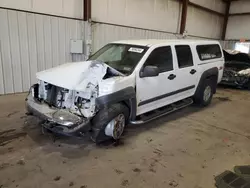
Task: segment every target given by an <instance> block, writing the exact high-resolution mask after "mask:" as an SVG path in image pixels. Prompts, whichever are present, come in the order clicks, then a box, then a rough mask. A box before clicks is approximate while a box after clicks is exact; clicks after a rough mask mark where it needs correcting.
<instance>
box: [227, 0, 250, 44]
mask: <svg viewBox="0 0 250 188" xmlns="http://www.w3.org/2000/svg"><path fill="white" fill-rule="evenodd" d="M249 10H250V1H247V0H242V1H233V2H232V3H231V8H230V14H234V13H245V12H249ZM249 29H250V16H249V15H245V16H230V17H229V20H228V25H227V32H226V39H242V38H243V39H248V40H249V39H250V33H249Z"/></svg>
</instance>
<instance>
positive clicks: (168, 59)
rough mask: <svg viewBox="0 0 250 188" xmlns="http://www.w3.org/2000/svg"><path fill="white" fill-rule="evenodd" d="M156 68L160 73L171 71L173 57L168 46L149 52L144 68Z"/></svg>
mask: <svg viewBox="0 0 250 188" xmlns="http://www.w3.org/2000/svg"><path fill="white" fill-rule="evenodd" d="M148 65H149V66H157V67H158V68H159V71H160V72H166V71H171V70H173V57H172V50H171V47H170V46H166V47H160V48H156V49H155V50H154V51H152V52H151V54H150V55H149V57H148V59H147V61H146V62H145V64H144V67H145V66H148Z"/></svg>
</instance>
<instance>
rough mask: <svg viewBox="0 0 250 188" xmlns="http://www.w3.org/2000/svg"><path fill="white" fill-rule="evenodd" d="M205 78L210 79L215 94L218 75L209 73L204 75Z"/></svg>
mask: <svg viewBox="0 0 250 188" xmlns="http://www.w3.org/2000/svg"><path fill="white" fill-rule="evenodd" d="M206 80H211V81H212V83H213V86H214V87H213V88H212V89H213V93H214V94H215V93H216V89H217V80H218V75H215V74H214V75H210V76H207V77H206Z"/></svg>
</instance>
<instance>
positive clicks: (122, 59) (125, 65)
mask: <svg viewBox="0 0 250 188" xmlns="http://www.w3.org/2000/svg"><path fill="white" fill-rule="evenodd" d="M147 49H148V47H145V46H136V45H128V44H108V45H106V46H104V47H103V48H102V49H100V50H99V51H98V52H96V53H95V54H94V55H93V56H91V57H90V58H89V60H97V61H102V62H104V63H106V64H107V65H109V66H110V67H112V68H114V69H116V70H117V71H119V72H121V73H123V74H125V75H129V74H131V73H132V72H133V70H134V69H135V67H136V65H137V64H138V63H139V61H140V60H141V58H142V57H143V55H144V54H145V53H146V51H147Z"/></svg>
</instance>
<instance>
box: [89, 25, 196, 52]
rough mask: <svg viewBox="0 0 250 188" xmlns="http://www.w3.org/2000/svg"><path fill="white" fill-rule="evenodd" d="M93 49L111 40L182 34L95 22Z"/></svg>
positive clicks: (172, 36) (163, 37)
mask: <svg viewBox="0 0 250 188" xmlns="http://www.w3.org/2000/svg"><path fill="white" fill-rule="evenodd" d="M92 32H93V33H92V34H93V35H92V40H93V45H92V51H93V52H96V51H97V50H98V49H100V48H101V47H103V46H104V45H106V44H107V43H109V42H112V41H117V40H129V39H177V38H180V36H178V35H175V34H171V33H165V32H157V31H150V30H144V29H135V28H130V27H121V26H115V25H107V24H100V23H95V24H94V25H93V26H92ZM187 38H189V39H191V38H192V39H201V38H198V37H187Z"/></svg>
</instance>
